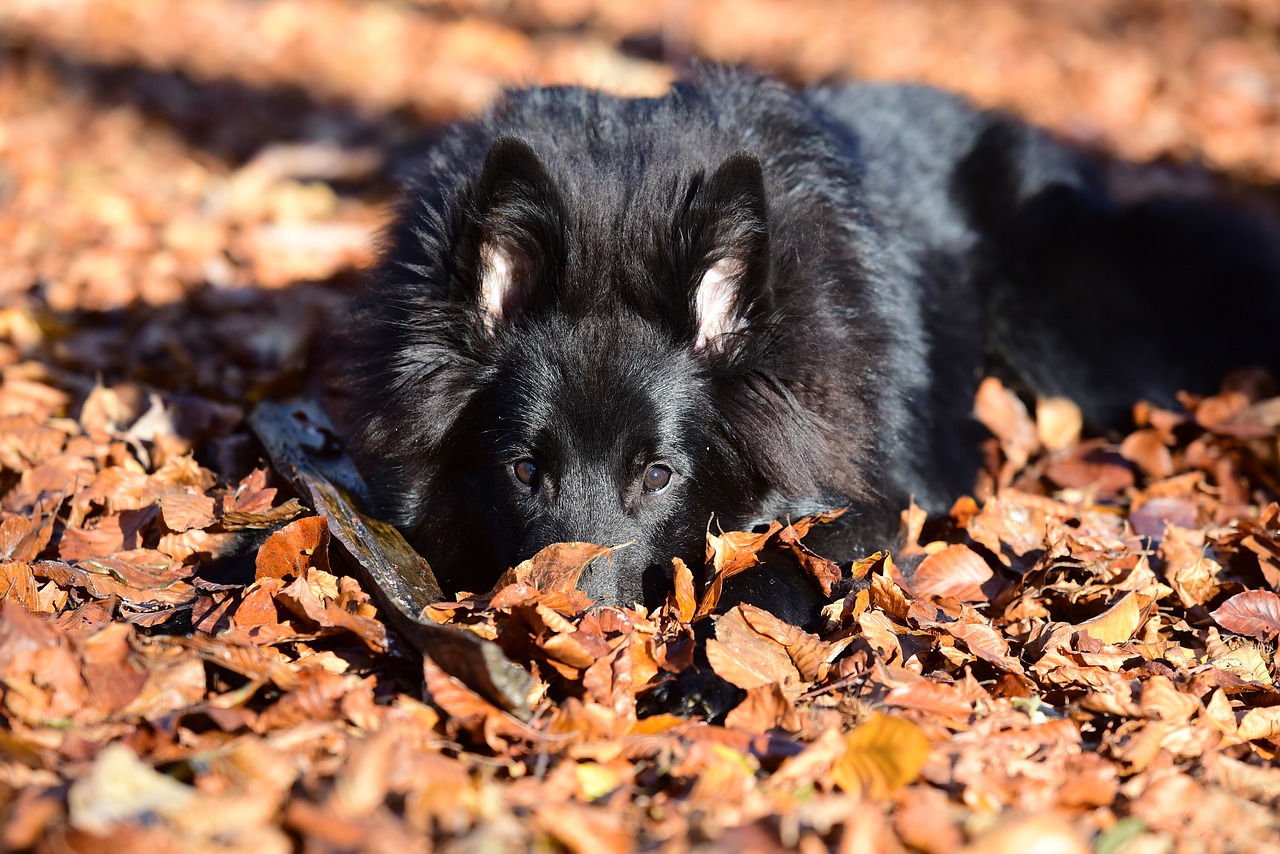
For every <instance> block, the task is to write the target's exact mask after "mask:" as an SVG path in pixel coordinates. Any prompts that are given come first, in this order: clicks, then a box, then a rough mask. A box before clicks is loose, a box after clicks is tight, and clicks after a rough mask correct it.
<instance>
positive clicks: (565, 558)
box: [493, 543, 614, 593]
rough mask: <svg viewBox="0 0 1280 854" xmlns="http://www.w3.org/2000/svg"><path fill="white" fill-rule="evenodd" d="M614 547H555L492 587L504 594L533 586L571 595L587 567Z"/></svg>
mask: <svg viewBox="0 0 1280 854" xmlns="http://www.w3.org/2000/svg"><path fill="white" fill-rule="evenodd" d="M613 549H614V547H613V546H596V545H592V544H591V543H552V544H551V545H549V546H547V547H546V548H544V549H543V550H542V551H540V552H538V553H537V554H536V555H534V556H533V557H531V558H529V559H528V560H526V561H525V562H524V563H522V564H520V565H519V566H517V567H516V568H515V569H509V570H507V571H506V572H504V573H503V574H502V577H501V578H499V579H498V583H497V584H495V585H494V586H493V589H494V590H501V589H502V588H503V587H506V586H507V585H509V584H517V583H524V584H532V585H533V586H534V587H536V588H538V590H540V591H541V592H543V593H550V592H552V591H558V592H561V593H568V592H569V591H570V590H573V589H575V588H576V587H577V586H578V578H579V576H581V575H582V571H583V570H584V569H586V568H587V564H589V563H591V561H593V560H595V559H596V558H598V557H607V556H608V555H610V554H612V553H613Z"/></svg>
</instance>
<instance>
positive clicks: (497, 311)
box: [480, 241, 518, 332]
mask: <svg viewBox="0 0 1280 854" xmlns="http://www.w3.org/2000/svg"><path fill="white" fill-rule="evenodd" d="M517 287H518V284H517V282H516V265H515V261H514V259H513V258H512V257H511V253H510V252H509V251H508V250H507V249H506V248H505V247H503V246H502V245H501V244H499V243H490V242H487V241H486V242H485V244H484V245H483V246H481V247H480V308H481V309H482V310H483V311H484V324H485V328H486V329H488V330H489V331H490V332H492V331H494V330H495V329H496V328H497V326H498V324H499V323H500V322H501V321H503V320H507V319H509V317H510V315H512V314H513V313H514V311H515V308H516V296H517V295H516V288H517Z"/></svg>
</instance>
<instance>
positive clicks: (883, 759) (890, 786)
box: [831, 714, 929, 799]
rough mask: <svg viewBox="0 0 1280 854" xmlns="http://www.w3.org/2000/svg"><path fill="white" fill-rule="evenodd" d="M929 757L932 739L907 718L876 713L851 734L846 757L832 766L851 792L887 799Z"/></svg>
mask: <svg viewBox="0 0 1280 854" xmlns="http://www.w3.org/2000/svg"><path fill="white" fill-rule="evenodd" d="M928 756H929V739H928V738H926V737H925V734H924V733H923V732H921V730H920V727H918V726H916V725H915V724H913V723H912V722H911V721H909V720H906V719H904V718H895V717H890V716H888V715H881V714H876V715H873V716H872V717H871V719H870V720H868V721H867V722H866V723H864V724H862V725H861V726H860V727H858V728H857V729H855V730H854V731H853V732H851V733H849V735H848V736H846V737H845V740H844V756H842V757H840V761H838V762H837V763H836V766H835V768H833V769H831V776H832V778H834V780H835V782H836V785H837V786H839V787H840V788H842V789H844V790H845V791H846V792H849V793H850V794H863V795H866V796H868V797H870V798H876V799H883V798H887V797H889V796H890V795H892V794H893V793H894V792H896V791H898V790H899V789H901V788H902V787H903V786H905V785H907V784H908V783H910V782H912V781H913V780H915V779H916V777H918V776H919V774H920V769H921V768H923V767H924V762H925V759H927V758H928Z"/></svg>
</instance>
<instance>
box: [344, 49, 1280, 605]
mask: <svg viewBox="0 0 1280 854" xmlns="http://www.w3.org/2000/svg"><path fill="white" fill-rule="evenodd" d="M1188 207H1189V206H1187V205H1181V204H1180V203H1168V202H1160V203H1148V204H1143V205H1138V206H1131V207H1122V206H1119V205H1117V204H1115V203H1113V202H1112V201H1111V200H1110V199H1109V198H1108V196H1107V195H1106V194H1105V193H1104V192H1103V190H1102V189H1101V187H1100V185H1099V182H1098V181H1097V180H1096V179H1095V177H1094V176H1093V175H1092V174H1091V172H1090V169H1089V168H1088V166H1087V165H1086V164H1084V163H1083V162H1082V161H1081V159H1080V158H1079V157H1077V156H1076V155H1075V154H1074V153H1072V152H1070V151H1069V150H1067V149H1066V148H1064V147H1062V146H1060V145H1058V144H1056V143H1054V142H1052V141H1051V140H1049V139H1048V138H1047V137H1046V136H1045V135H1043V134H1042V133H1040V132H1038V131H1036V130H1034V129H1031V128H1029V127H1027V126H1025V125H1023V124H1020V123H1018V122H1016V121H1013V120H1011V119H1009V118H1007V117H1004V116H1002V115H999V114H992V113H982V112H977V111H974V110H973V109H971V108H970V107H969V106H968V105H967V104H965V103H964V102H963V101H961V100H960V99H958V98H955V97H952V96H950V95H947V94H944V93H941V92H938V91H936V90H933V89H928V88H924V87H912V86H885V85H846V86H835V87H827V88H819V89H815V90H809V91H805V92H796V91H793V90H791V89H789V88H786V87H784V86H782V85H780V84H777V83H774V82H771V81H769V80H766V79H763V78H761V77H758V76H755V75H753V74H750V73H746V72H736V71H705V72H701V73H700V74H698V75H697V76H696V77H695V78H694V79H692V80H690V81H688V82H685V83H683V84H680V85H678V86H676V87H674V88H673V89H672V91H671V92H670V93H669V94H668V95H666V96H665V97H662V98H657V99H646V100H628V99H619V98H615V97H610V96H607V95H602V94H599V93H595V92H591V91H587V90H583V89H576V88H558V89H531V90H527V91H519V92H514V93H511V94H509V95H507V96H506V97H505V98H504V99H503V100H502V101H500V102H499V103H498V104H497V105H496V106H494V107H493V108H492V109H491V110H490V111H489V112H488V113H487V114H486V115H484V116H483V117H481V118H479V119H477V120H475V121H470V122H465V123H460V124H457V125H454V126H451V127H449V128H448V129H446V130H445V131H444V132H443V133H442V134H441V135H440V137H439V138H438V139H437V140H436V141H435V142H434V144H433V146H432V148H431V149H430V152H429V154H427V156H426V157H425V158H424V162H423V163H422V165H421V169H420V171H419V173H418V175H417V177H416V180H415V182H414V185H413V186H412V188H411V189H410V191H409V192H408V194H407V196H406V200H405V202H404V205H403V207H402V210H401V214H400V218H399V220H398V223H397V225H396V226H395V227H394V229H393V230H392V232H391V233H390V235H389V238H388V239H389V246H388V248H387V251H386V253H385V257H384V260H383V263H382V264H381V266H380V268H379V269H378V271H377V272H376V274H375V275H374V276H373V277H372V282H371V285H370V291H369V293H368V295H367V299H366V300H365V302H364V304H363V306H362V308H361V311H360V313H359V315H358V321H357V323H356V325H355V330H354V333H353V336H352V337H353V340H354V342H355V343H354V345H353V348H352V354H351V355H352V358H351V362H350V370H349V372H348V375H349V377H350V386H351V390H352V391H353V393H354V401H355V411H356V412H357V413H358V415H359V416H360V427H359V430H358V431H357V433H356V437H355V442H354V447H355V449H356V451H357V454H358V458H359V459H360V461H361V462H362V465H363V466H364V468H365V470H366V472H367V473H368V474H369V475H370V476H371V480H372V482H373V484H374V486H375V489H376V492H377V494H378V496H379V497H380V500H381V501H382V511H383V512H384V513H385V514H386V515H387V516H388V517H389V518H390V519H391V520H392V521H394V522H395V523H396V524H397V525H399V526H401V527H402V528H403V529H404V530H406V531H407V532H408V533H409V535H410V538H411V540H412V542H413V543H414V544H415V545H416V546H417V547H418V548H419V549H420V550H421V551H422V552H423V553H424V554H425V555H426V557H427V558H428V559H429V560H430V562H431V564H432V565H433V567H435V569H436V572H437V574H438V575H439V577H440V579H441V581H442V583H443V585H444V586H445V587H446V589H452V590H457V589H469V590H477V589H483V588H485V587H487V586H488V585H489V584H491V583H492V582H493V580H494V579H495V578H496V576H497V575H498V574H499V573H500V572H501V571H502V570H503V569H504V568H506V567H508V566H511V565H513V564H515V563H516V562H518V561H520V560H522V559H524V558H527V557H529V556H530V555H531V554H533V553H534V552H535V551H536V550H537V549H539V548H540V547H542V546H545V545H547V544H548V543H551V542H555V541H561V540H582V541H591V542H596V543H601V544H605V545H616V544H621V543H629V544H630V545H628V546H627V547H626V548H623V549H620V550H618V551H617V552H615V553H614V555H613V557H612V559H611V560H610V561H607V562H598V564H597V565H593V566H592V567H590V568H589V569H588V571H587V573H586V574H585V575H584V577H583V580H582V582H581V586H583V587H584V588H585V589H587V590H588V591H589V592H591V593H593V594H595V595H597V596H600V597H604V598H609V599H614V600H620V601H628V602H629V601H644V602H648V603H650V604H652V603H654V602H656V601H658V600H660V599H661V597H662V596H663V595H665V592H666V590H667V588H668V586H669V583H670V582H669V578H670V571H671V569H670V568H671V558H672V557H673V556H680V557H683V558H684V559H685V560H686V561H687V562H688V563H689V564H690V566H695V567H696V566H700V564H701V556H702V552H703V541H704V534H705V531H706V529H707V526H708V525H709V524H710V525H713V526H716V527H724V528H725V529H729V528H742V527H750V526H752V525H755V524H758V523H761V522H764V521H767V520H769V519H772V518H775V517H784V516H792V517H794V516H797V515H799V514H803V513H807V512H810V511H813V510H817V509H821V508H828V507H834V506H844V505H848V506H850V508H851V510H850V512H849V513H848V514H847V515H846V517H845V519H844V520H843V521H842V522H841V523H840V524H839V525H837V526H835V528H834V529H833V530H831V531H828V532H826V533H825V537H826V542H824V543H823V544H822V547H823V548H825V549H827V550H828V551H829V552H830V553H832V556H834V557H837V558H848V557H853V556H855V555H857V554H858V553H860V552H862V551H863V550H866V549H871V548H875V547H881V546H886V545H891V544H892V540H893V537H894V535H895V532H896V530H897V518H898V514H899V512H900V511H901V509H902V508H903V507H904V506H906V504H907V502H908V500H909V498H910V497H911V496H914V497H915V500H916V501H917V502H918V503H920V504H922V505H924V506H926V507H929V508H932V509H940V508H945V506H946V505H947V504H948V503H949V501H950V500H951V499H952V498H953V497H954V496H955V495H956V494H957V493H959V492H961V491H963V490H965V489H967V488H968V487H969V485H970V483H971V478H972V475H973V472H974V469H975V465H976V458H975V456H974V453H973V450H974V446H975V439H976V437H977V435H978V434H977V431H976V429H975V427H974V425H973V423H972V421H971V418H970V414H969V412H970V406H971V401H972V395H973V392H974V389H975V386H976V382H977V380H978V379H979V377H980V376H981V375H982V373H983V372H984V371H985V370H998V371H1001V372H1002V373H1003V374H1004V375H1005V376H1006V377H1010V378H1016V379H1018V380H1020V381H1021V382H1022V383H1023V384H1024V385H1025V387H1026V388H1028V389H1029V390H1031V391H1033V392H1038V393H1049V394H1069V395H1072V396H1073V397H1075V398H1076V399H1077V400H1078V401H1079V402H1080V403H1081V405H1082V407H1083V408H1084V411H1085V414H1086V416H1087V417H1088V418H1089V419H1090V420H1091V421H1092V422H1094V423H1106V422H1108V421H1113V420H1114V419H1115V418H1116V417H1117V416H1118V415H1122V414H1123V412H1124V411H1125V407H1127V406H1128V405H1129V404H1131V403H1132V402H1133V401H1134V400H1135V399H1137V398H1138V397H1140V396H1147V397H1155V398H1157V399H1167V398H1168V396H1169V395H1170V394H1171V393H1172V391H1174V390H1175V389H1176V388H1178V387H1201V388H1204V387H1211V386H1212V384H1213V383H1215V382H1216V381H1217V379H1218V378H1219V376H1220V375H1221V374H1222V373H1223V372H1224V371H1225V370H1226V369H1227V368H1228V367H1230V366H1231V365H1232V364H1233V363H1236V362H1240V361H1267V362H1271V363H1274V362H1275V361H1276V359H1275V355H1276V354H1275V352H1274V350H1275V348H1274V347H1273V346H1272V345H1270V344H1269V343H1268V339H1267V338H1266V337H1265V335H1266V334H1267V333H1266V332H1265V330H1266V329H1267V324H1269V323H1273V322H1274V320H1275V319H1276V318H1277V316H1278V315H1280V313H1278V312H1277V311H1276V308H1275V306H1276V293H1277V291H1280V284H1278V282H1280V278H1277V276H1276V271H1277V270H1278V269H1280V264H1278V263H1277V262H1276V258H1275V257H1274V253H1271V254H1268V253H1269V252H1270V250H1269V248H1268V244H1267V242H1266V240H1265V239H1264V237H1263V236H1262V235H1261V233H1260V232H1258V231H1257V228H1256V227H1255V226H1254V225H1252V224H1249V223H1245V222H1244V221H1243V219H1242V218H1240V217H1236V216H1234V215H1231V214H1225V213H1224V214H1219V213H1215V212H1210V211H1208V210H1204V209H1202V208H1201V207H1197V208H1196V210H1194V211H1190V210H1188V209H1184V208H1188ZM1242 228H1243V229H1245V231H1244V232H1242V231H1241V229H1242ZM1166 235H1172V238H1171V239H1170V238H1168V237H1166ZM1224 240H1229V246H1224V245H1221V244H1222V242H1223V241H1224ZM1207 282H1221V283H1223V284H1230V285H1231V286H1232V287H1233V288H1235V292H1236V294H1237V296H1236V297H1235V299H1236V300H1237V303H1236V305H1235V306H1234V307H1232V308H1231V309H1228V310H1220V309H1218V308H1215V307H1214V306H1215V305H1216V304H1220V302H1218V303H1215V300H1218V301H1220V299H1221V297H1220V295H1219V296H1217V297H1215V296H1212V295H1206V294H1204V293H1202V292H1201V291H1200V290H1198V289H1200V288H1201V287H1202V286H1203V285H1204V284H1205V283H1207ZM1242 304H1245V305H1248V306H1249V308H1247V309H1246V311H1245V312H1240V310H1239V306H1240V305H1242ZM1241 313H1243V314H1246V315H1247V316H1248V318H1249V319H1248V320H1247V321H1245V322H1243V323H1242V322H1241V321H1240V320H1239V319H1238V318H1233V319H1231V320H1230V321H1228V320H1227V318H1228V316H1229V315H1234V314H1241ZM1149 318H1150V319H1152V320H1158V321H1159V322H1160V323H1162V324H1165V326H1162V327H1159V328H1156V329H1154V330H1153V331H1154V335H1145V336H1144V335H1142V334H1141V331H1142V330H1141V327H1143V326H1144V325H1146V321H1147V320H1148V319H1149ZM1176 323H1188V324H1192V323H1193V324H1195V326H1194V328H1192V327H1187V328H1186V329H1185V330H1178V329H1176V328H1169V326H1168V324H1176ZM655 487H656V488H655ZM772 581H774V580H773V579H765V580H764V581H763V582H759V583H760V584H762V585H763V588H764V589H762V590H756V591H754V592H752V593H750V594H749V595H751V596H754V597H755V598H757V599H760V600H762V601H763V604H766V605H768V606H770V607H774V608H775V609H776V610H782V611H786V610H787V607H788V604H789V603H797V602H801V601H803V602H804V603H805V607H809V606H810V605H811V598H812V596H811V594H812V590H811V589H810V588H807V587H806V586H805V582H804V581H803V580H802V579H800V580H793V581H789V582H786V583H782V584H781V585H780V586H779V585H774V586H772V587H771V586H770V584H771V583H772Z"/></svg>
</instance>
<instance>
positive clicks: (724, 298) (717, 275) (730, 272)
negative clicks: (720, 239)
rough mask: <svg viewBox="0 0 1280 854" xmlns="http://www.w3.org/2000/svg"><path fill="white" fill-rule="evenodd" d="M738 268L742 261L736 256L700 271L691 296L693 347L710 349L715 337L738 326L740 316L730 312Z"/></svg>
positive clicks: (714, 343) (735, 289) (737, 278)
mask: <svg viewBox="0 0 1280 854" xmlns="http://www.w3.org/2000/svg"><path fill="white" fill-rule="evenodd" d="M742 267H743V265H742V262H741V261H739V260H738V259H737V258H721V259H720V260H719V261H717V262H716V263H715V264H713V265H712V266H711V269H710V270H708V271H707V272H706V273H704V274H703V276H702V281H701V282H699V283H698V293H697V295H696V296H695V297H694V311H695V313H696V316H697V320H698V337H697V339H696V340H695V341H694V348H695V349H697V350H708V349H714V348H715V347H716V346H717V344H716V340H717V339H718V338H719V337H720V336H721V335H726V334H728V333H731V332H738V331H740V330H741V329H742V327H743V325H744V321H743V318H741V317H739V316H738V315H737V313H736V312H735V311H734V301H735V300H736V298H737V295H738V283H739V281H740V280H741V277H742Z"/></svg>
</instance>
